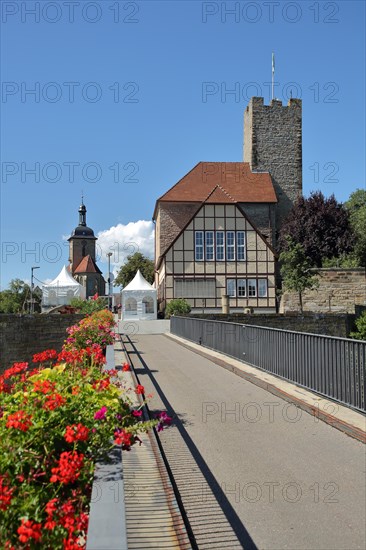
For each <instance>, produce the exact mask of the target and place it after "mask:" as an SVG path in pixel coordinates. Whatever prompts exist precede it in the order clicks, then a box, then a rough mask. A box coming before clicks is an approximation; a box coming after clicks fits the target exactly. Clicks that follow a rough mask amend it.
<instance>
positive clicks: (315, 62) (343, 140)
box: [1, 0, 365, 288]
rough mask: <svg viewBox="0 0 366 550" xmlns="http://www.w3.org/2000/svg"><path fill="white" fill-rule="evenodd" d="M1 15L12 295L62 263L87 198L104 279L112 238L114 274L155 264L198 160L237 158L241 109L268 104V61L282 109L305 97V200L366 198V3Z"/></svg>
mask: <svg viewBox="0 0 366 550" xmlns="http://www.w3.org/2000/svg"><path fill="white" fill-rule="evenodd" d="M73 3H74V6H72V4H73ZM1 8H2V14H1V15H2V39H1V68H2V69H1V70H2V75H1V76H2V98H1V101H2V102H1V115H2V116H1V120H2V122H1V131H2V132H1V138H2V139H1V163H2V177H1V215H2V216H1V238H2V262H1V285H2V288H4V287H6V286H7V284H8V283H9V281H10V280H11V279H12V278H15V277H19V278H21V279H28V280H29V278H30V268H31V266H35V265H39V266H40V269H39V270H38V271H37V272H36V275H37V277H38V278H39V279H41V280H43V281H44V280H48V279H52V278H54V277H55V276H56V275H57V274H58V272H59V271H60V269H61V267H62V265H64V264H67V260H68V251H67V246H65V236H68V235H69V234H70V232H71V230H72V229H73V227H75V225H77V220H78V215H77V209H78V207H79V204H80V195H81V190H83V191H84V194H85V203H86V206H87V209H88V214H87V221H88V224H89V225H90V226H91V227H92V228H93V229H94V231H95V233H96V234H100V241H99V242H100V245H101V248H100V251H101V254H102V258H101V259H100V260H99V265H100V267H101V269H102V270H103V272H105V271H106V264H105V263H104V262H105V253H106V252H108V251H109V250H108V249H109V247H114V248H113V250H114V251H116V249H117V248H116V244H115V243H117V242H118V252H117V253H115V255H114V256H113V263H114V266H115V268H116V267H117V266H118V265H119V264H120V263H121V262H122V261H123V259H124V257H125V256H126V254H127V253H128V252H131V251H133V250H135V249H137V247H139V248H140V249H141V250H142V251H143V252H144V253H149V252H150V251H151V250H152V224H151V223H150V222H151V217H152V214H153V210H154V205H155V201H156V199H157V198H158V197H159V196H160V195H161V194H163V193H164V192H165V191H166V190H167V189H168V188H169V187H171V186H172V185H173V184H174V183H176V181H177V180H178V179H179V178H180V177H182V176H183V175H184V174H185V173H186V172H188V171H189V170H190V169H191V168H192V167H193V166H194V165H195V164H196V163H197V162H198V161H200V160H204V161H241V160H242V143H243V111H244V108H245V106H246V104H247V102H248V98H249V97H250V96H252V95H263V96H264V98H265V102H266V103H268V101H269V99H270V97H269V94H270V91H269V84H268V83H269V82H270V79H271V52H272V51H274V52H275V61H276V74H275V77H276V78H275V79H276V82H278V86H276V93H275V95H276V97H277V98H279V99H282V100H283V101H284V102H287V98H288V97H289V95H290V93H291V90H292V94H293V97H302V99H303V184H304V193H305V194H308V193H309V192H310V191H312V190H316V189H321V190H322V191H323V192H324V194H326V195H330V194H331V193H334V194H335V195H336V197H337V199H338V200H340V201H345V200H347V198H348V197H349V195H350V193H351V192H352V191H354V190H355V189H356V188H363V187H364V186H365V166H364V152H365V134H364V129H365V125H364V121H365V112H364V104H365V102H364V98H365V43H364V42H365V40H364V25H365V3H364V2H362V1H349V0H348V1H346V2H343V1H337V2H321V1H320V2H313V1H311V2H308V1H298V2H279V1H276V2H271V1H270V2H262V1H251V2H246V1H244V2H221V1H220V2H200V1H184V2H179V1H174V2H170V1H165V2H164V1H163V2H155V1H142V2H140V1H139V2H123V1H120V2H119V1H118V0H117V1H116V0H114V1H112V0H111V1H110V0H103V1H96V2H89V1H86V2H84V1H83V0H79V1H78V2H73V1H72V0H71V2H65V1H63V0H59V1H53V2H47V1H41V2H33V1H27V2H18V1H5V0H3V1H2V2H1ZM233 10H234V11H235V10H236V11H235V13H232V12H233ZM31 12H33V13H31ZM32 89H33V90H35V93H33V94H32V93H28V92H29V90H32ZM230 90H231V91H232V90H235V93H230ZM32 169H33V173H31V171H32ZM34 171H35V173H34ZM36 180H38V181H36ZM137 222H140V223H137ZM132 243H135V244H132ZM32 250H33V251H34V252H31V251H32Z"/></svg>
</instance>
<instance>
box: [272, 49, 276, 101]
mask: <svg viewBox="0 0 366 550" xmlns="http://www.w3.org/2000/svg"><path fill="white" fill-rule="evenodd" d="M274 74H275V57H274V53H273V52H272V99H274Z"/></svg>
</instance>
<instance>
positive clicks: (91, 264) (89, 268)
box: [74, 254, 102, 274]
mask: <svg viewBox="0 0 366 550" xmlns="http://www.w3.org/2000/svg"><path fill="white" fill-rule="evenodd" d="M75 273H79V274H81V273H102V272H101V270H100V269H99V267H98V266H97V264H96V263H95V261H94V260H93V258H92V257H91V256H90V254H88V255H87V256H84V258H83V259H82V260H81V262H80V263H79V265H78V266H77V268H76V269H75V271H74V274H75Z"/></svg>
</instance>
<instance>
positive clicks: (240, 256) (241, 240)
mask: <svg viewBox="0 0 366 550" xmlns="http://www.w3.org/2000/svg"><path fill="white" fill-rule="evenodd" d="M236 259H237V260H238V262H240V261H243V260H245V231H237V232H236Z"/></svg>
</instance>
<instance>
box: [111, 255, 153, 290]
mask: <svg viewBox="0 0 366 550" xmlns="http://www.w3.org/2000/svg"><path fill="white" fill-rule="evenodd" d="M154 267H155V266H154V262H153V261H152V260H150V259H149V258H147V257H146V256H144V255H143V254H141V252H135V254H132V255H130V256H127V262H126V263H125V264H124V265H123V266H122V267H121V269H120V270H119V272H118V275H117V277H116V278H115V279H114V281H113V285H114V286H122V287H126V286H127V285H128V283H130V282H131V281H132V279H133V278H134V276H135V275H136V273H137V270H138V269H139V270H140V271H141V273H142V275H143V276H144V277H145V279H146V280H147V282H148V283H150V284H152V283H153V282H154Z"/></svg>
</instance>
